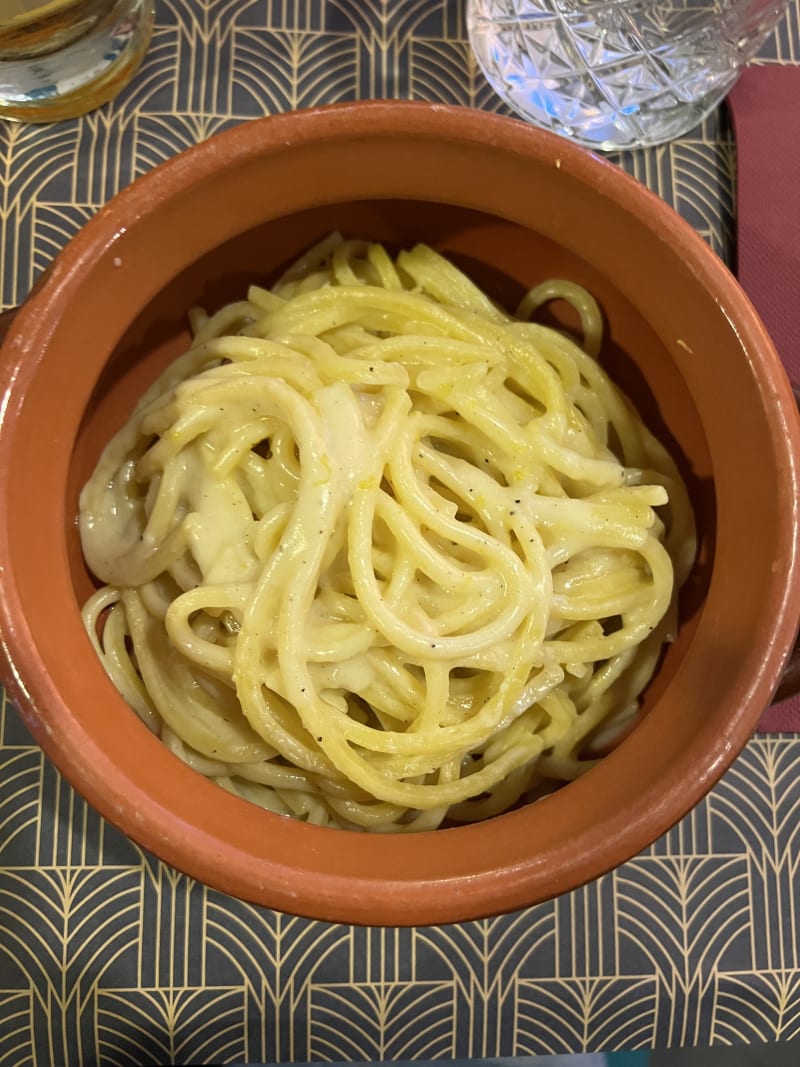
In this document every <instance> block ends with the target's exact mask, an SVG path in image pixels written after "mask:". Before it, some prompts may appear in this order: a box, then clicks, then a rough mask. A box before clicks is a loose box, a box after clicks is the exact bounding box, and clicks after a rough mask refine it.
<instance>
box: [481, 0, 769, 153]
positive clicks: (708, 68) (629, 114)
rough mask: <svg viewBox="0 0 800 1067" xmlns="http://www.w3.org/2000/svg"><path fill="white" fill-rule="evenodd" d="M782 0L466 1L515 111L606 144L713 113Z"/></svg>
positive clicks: (632, 140) (666, 132)
mask: <svg viewBox="0 0 800 1067" xmlns="http://www.w3.org/2000/svg"><path fill="white" fill-rule="evenodd" d="M786 6H787V0H468V4H467V26H468V31H469V37H470V42H471V44H472V48H473V51H474V53H475V56H476V58H477V60H478V63H479V65H480V66H481V68H482V69H483V72H484V74H485V75H486V77H487V78H488V80H489V82H490V83H491V85H492V86H493V87H494V89H495V90H496V91H497V92H498V93H499V95H500V96H501V97H502V98H503V99H504V100H505V101H506V103H508V104H509V105H510V106H511V107H512V108H513V109H514V110H515V111H516V112H517V113H518V114H519V115H521V116H522V117H523V118H525V119H528V120H529V121H530V122H532V123H534V124H535V125H537V126H543V127H545V128H546V129H550V130H553V131H554V132H556V133H559V134H562V135H564V136H565V137H569V138H571V139H572V140H574V141H578V142H579V143H580V144H583V145H586V146H588V147H590V148H595V149H600V150H604V151H612V150H618V149H622V148H637V147H641V146H644V145H653V144H660V143H662V142H664V141H668V140H671V139H672V138H675V137H679V136H681V135H682V134H684V133H686V131H687V130H689V129H691V128H692V127H693V126H695V125H697V123H699V122H700V121H701V120H702V119H703V118H705V116H706V115H707V114H708V113H709V112H710V111H712V110H713V109H714V108H715V107H716V106H717V104H719V102H720V101H721V100H722V99H723V97H724V96H725V95H726V93H727V92H728V90H729V89H730V88H731V87H732V86H733V84H734V82H735V81H736V78H737V77H738V75H739V71H740V70H741V68H742V67H743V66H744V64H745V63H747V62H748V60H750V59H752V58H753V56H754V55H755V54H756V53H757V51H758V50H759V48H760V47H761V45H762V44H763V42H764V40H765V38H766V37H767V35H768V34H769V32H770V31H771V30H772V29H773V28H774V26H775V24H776V22H777V20H778V18H779V17H780V15H781V13H782V11H783V10H784V9H785V8H786Z"/></svg>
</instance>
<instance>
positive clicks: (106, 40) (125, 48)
mask: <svg viewBox="0 0 800 1067" xmlns="http://www.w3.org/2000/svg"><path fill="white" fill-rule="evenodd" d="M70 6H72V5H70ZM74 6H75V7H78V6H80V5H79V4H75V5H74ZM95 7H96V4H95ZM152 32H153V2H152V0H116V2H115V3H110V4H109V5H108V10H107V11H106V12H105V13H104V14H102V15H101V16H100V17H99V18H97V20H96V21H95V22H94V23H93V24H92V25H91V26H90V28H88V29H87V30H86V31H85V32H84V33H82V34H81V36H79V37H77V39H73V40H71V41H70V42H69V43H68V44H66V45H64V46H63V47H61V48H57V49H55V50H53V51H41V50H39V51H37V52H36V53H35V54H31V52H30V50H27V51H26V50H25V47H24V44H23V43H22V42H21V43H20V45H19V46H18V47H14V46H13V45H12V47H10V48H5V49H2V50H0V119H11V120H15V121H20V122H57V121H60V120H61V119H70V118H75V117H76V116H78V115H83V114H85V113H86V112H87V111H92V110H94V109H95V108H97V107H100V105H101V104H104V103H106V102H107V101H108V100H111V99H112V98H113V97H114V96H116V95H117V93H119V92H120V90H121V89H123V88H124V86H125V85H127V83H128V82H129V81H130V79H131V78H132V76H133V74H134V73H135V71H136V69H137V68H138V67H139V65H140V63H141V62H142V59H143V57H144V54H145V51H146V50H147V47H148V45H149V43H150V38H151V36H152ZM19 36H20V37H22V36H23V33H22V32H20V34H19ZM40 36H41V34H40ZM14 44H15V45H16V42H14Z"/></svg>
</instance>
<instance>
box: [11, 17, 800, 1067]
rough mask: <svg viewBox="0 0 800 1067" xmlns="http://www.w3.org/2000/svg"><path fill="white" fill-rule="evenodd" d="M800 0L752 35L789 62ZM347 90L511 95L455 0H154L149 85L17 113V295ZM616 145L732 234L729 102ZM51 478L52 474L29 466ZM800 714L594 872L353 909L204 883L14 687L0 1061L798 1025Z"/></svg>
mask: <svg viewBox="0 0 800 1067" xmlns="http://www.w3.org/2000/svg"><path fill="white" fill-rule="evenodd" d="M798 51H800V0H793V2H792V3H791V4H790V6H789V10H788V14H787V17H786V18H785V20H784V21H783V22H782V23H781V25H780V27H779V29H778V31H777V33H776V34H775V36H774V38H773V39H771V40H770V42H769V43H768V45H767V47H766V48H765V50H764V52H763V54H762V60H763V61H766V62H794V61H796V60H797V59H798V55H797V53H798ZM358 97H413V98H419V99H428V100H438V101H444V102H447V103H451V104H462V105H470V106H475V107H481V108H487V109H491V110H501V107H500V105H499V103H498V101H497V99H496V97H495V96H494V95H493V93H492V92H491V90H490V89H489V88H488V87H487V86H486V85H485V83H484V81H483V79H482V77H481V75H480V73H479V71H478V70H477V69H476V67H475V64H474V62H473V61H472V59H471V57H470V53H469V49H468V46H467V43H466V34H465V26H464V16H463V7H462V3H461V0H161V2H160V3H159V6H158V10H157V29H156V33H155V36H154V39H153V43H152V46H151V48H150V51H149V52H148V55H147V58H146V60H145V63H144V66H143V68H142V69H141V71H140V72H139V74H138V76H137V77H136V79H135V81H134V83H133V84H132V85H131V86H129V88H128V89H127V90H126V91H125V92H124V93H123V95H122V96H121V97H119V98H118V99H117V100H116V101H115V102H114V103H113V104H112V105H110V106H107V107H105V108H103V109H101V110H100V111H98V112H96V113H94V114H91V115H87V116H86V117H84V118H82V119H80V120H76V121H74V122H66V123H61V124H58V125H54V126H50V127H31V126H24V125H11V124H0V227H1V229H0V242H1V243H0V300H1V301H2V303H3V304H4V305H14V304H16V303H18V302H19V301H21V300H22V299H23V298H24V297H25V295H26V293H27V292H28V290H29V288H30V286H31V284H32V282H33V281H34V279H35V278H36V276H37V275H38V273H39V272H40V271H41V270H42V269H43V268H44V267H45V265H46V264H47V263H48V261H49V260H50V259H51V257H52V256H53V255H54V254H55V253H56V252H57V251H58V249H59V248H60V247H61V246H62V245H63V244H64V243H65V242H66V241H67V240H68V238H69V237H70V235H71V234H72V233H74V232H75V230H76V229H77V228H78V227H79V226H80V225H81V224H82V223H83V222H84V221H85V220H86V219H88V218H89V217H90V216H91V215H92V214H93V212H95V211H96V210H97V209H98V208H99V207H100V206H101V205H102V204H103V203H104V202H105V201H106V200H107V199H108V198H109V197H110V196H112V195H113V194H114V193H115V192H116V191H117V190H118V189H119V188H121V187H122V186H124V185H126V184H128V183H129V182H130V181H131V180H132V179H134V178H135V177H136V176H137V175H139V174H142V173H143V172H145V171H147V170H148V169H150V168H151V167H153V166H154V165H155V164H157V163H159V162H160V161H161V160H164V159H166V158H168V157H169V156H171V155H173V154H174V153H176V152H178V151H179V150H180V149H182V148H185V147H187V146H189V145H191V144H192V143H194V142H196V141H198V140H200V139H203V138H205V137H208V136H209V135H211V134H213V133H215V132H217V131H218V130H221V129H223V128H225V127H226V126H230V125H232V124H234V123H238V122H241V121H243V120H245V119H248V118H251V117H254V116H257V115H262V114H265V113H271V112H276V111H283V110H287V109H290V108H305V107H310V106H313V105H315V104H320V103H329V102H333V101H341V100H352V99H355V98H358ZM619 162H620V163H621V165H622V166H624V167H625V168H626V169H627V170H629V171H630V172H632V173H633V174H635V175H636V176H637V177H638V178H639V179H641V180H642V181H644V182H645V183H646V184H647V185H649V186H650V187H651V188H652V189H655V190H656V191H657V192H658V193H660V194H661V195H662V196H663V197H664V198H665V199H667V200H668V201H670V202H671V203H672V204H674V205H675V207H676V208H677V209H678V211H679V212H680V213H681V214H682V215H683V216H684V217H685V218H686V219H688V220H689V221H690V222H691V223H692V224H693V225H694V226H695V227H696V229H697V230H698V231H699V232H700V233H701V234H702V235H703V237H704V238H705V239H706V240H708V241H709V243H710V244H711V245H712V247H713V248H714V249H715V250H716V251H717V252H719V253H720V254H721V255H722V256H723V257H726V258H728V259H730V257H731V255H732V252H733V245H734V220H733V209H732V203H733V200H732V181H733V177H734V165H735V153H734V146H733V144H732V140H731V137H730V133H729V129H728V124H727V120H726V117H725V114H724V112H723V113H722V114H720V115H717V116H714V117H712V119H710V120H709V121H708V122H707V123H706V124H705V125H704V127H703V128H702V129H700V130H697V131H695V132H694V133H693V134H692V135H691V136H689V137H686V138H685V139H683V140H681V141H679V142H677V143H675V144H673V145H670V146H669V147H666V148H661V149H655V150H651V151H647V152H642V153H635V154H631V155H627V156H625V157H622V158H621V159H620V160H619ZM31 491H32V492H35V491H36V487H35V486H32V487H31ZM798 809H800V739H797V738H795V737H793V736H776V737H758V738H756V739H754V740H753V741H752V742H751V743H750V744H749V746H748V747H747V749H746V750H745V752H744V754H743V755H742V756H741V758H740V759H739V760H738V762H737V763H736V764H735V765H734V767H733V768H732V770H731V771H729V773H728V774H727V775H726V776H725V778H724V779H723V781H722V782H721V783H720V784H719V785H718V786H717V788H716V789H715V790H714V791H713V792H712V793H711V795H710V796H709V797H708V798H707V799H706V800H705V801H704V802H703V803H701V804H700V805H699V806H698V807H697V808H696V809H695V811H694V812H692V814H691V815H689V816H688V817H687V818H686V819H685V820H684V821H683V822H682V823H681V824H680V825H679V826H677V827H676V828H675V829H674V830H673V831H671V832H670V833H669V834H667V835H666V836H665V837H664V838H662V839H661V840H659V841H658V842H657V843H656V844H655V845H653V847H652V848H650V849H648V850H646V851H645V852H644V853H643V854H641V855H640V856H638V857H637V858H635V859H634V860H632V861H631V862H629V863H627V864H626V865H625V866H623V867H622V868H620V869H619V870H617V871H615V872H614V873H612V874H610V875H608V876H607V877H605V878H602V879H600V880H599V881H597V882H595V883H593V884H592V885H589V886H587V887H586V888H584V889H581V890H579V891H577V892H575V893H572V894H570V895H568V896H565V897H562V898H560V899H558V900H555V901H552V902H550V903H547V904H543V905H541V906H538V907H535V908H531V909H529V910H527V911H524V912H520V913H516V914H513V915H509V916H506V917H503V918H498V919H491V920H486V921H483V922H472V923H464V924H461V925H458V926H451V927H439V928H432V927H428V928H418V929H410V930H394V929H379V930H364V929H357V928H350V927H346V926H337V925H330V924H325V923H316V922H309V921H306V920H301V919H297V918H292V917H290V916H286V915H279V914H276V913H273V912H270V911H266V910H260V909H258V908H254V907H251V906H249V905H245V904H242V903H240V902H238V901H236V900H232V899H230V898H227V897H225V896H224V895H222V894H220V893H217V892H214V891H211V890H207V889H206V888H204V887H203V886H200V885H197V884H195V883H193V882H192V881H190V880H189V879H187V878H185V877H184V876H182V875H179V874H177V873H176V872H174V871H173V870H171V869H169V868H168V867H166V866H164V865H162V864H161V863H159V862H158V861H156V860H154V859H153V858H152V857H150V856H148V855H146V854H143V852H142V851H141V850H140V849H138V848H137V847H136V846H135V845H133V844H132V843H130V842H129V841H127V840H126V839H124V838H123V837H122V836H121V835H120V834H118V833H117V832H116V831H115V830H113V829H112V828H111V827H109V826H108V825H107V824H105V823H104V822H103V821H102V820H101V819H100V818H99V817H98V816H97V815H96V814H95V813H94V812H93V811H92V810H90V809H89V808H88V807H87V806H86V805H85V804H84V803H83V801H82V800H81V799H80V798H79V797H78V796H77V795H76V794H75V793H74V792H73V791H72V790H71V789H70V787H69V786H67V785H66V784H65V783H64V782H63V781H62V780H61V779H60V777H59V776H58V774H57V773H56V772H55V771H54V769H53V767H52V766H51V765H50V764H49V763H48V762H47V761H46V760H45V759H44V758H43V757H42V755H41V753H40V752H39V750H38V749H37V748H36V747H34V746H33V745H32V743H31V740H30V738H29V736H28V735H27V734H26V732H25V730H24V729H23V727H22V726H21V725H20V722H19V719H18V717H17V715H16V712H15V711H14V709H13V708H12V707H11V706H10V705H9V704H7V703H5V702H3V704H2V709H1V710H0V1064H9V1065H14V1067H25V1065H31V1067H33V1065H36V1067H45V1065H46V1067H51V1065H54V1064H63V1065H68V1067H78V1065H87V1067H88V1065H94V1064H102V1065H104V1067H105V1065H109V1067H110V1065H112V1064H113V1065H118V1067H133V1065H142V1064H150V1063H152V1064H168V1063H176V1064H186V1063H211V1062H215V1061H216V1062H231V1061H233V1060H239V1061H242V1060H244V1061H250V1062H258V1061H263V1060H267V1061H276V1060H284V1061H285V1060H294V1061H308V1060H368V1059H383V1060H393V1059H409V1058H427V1059H431V1058H444V1059H447V1058H451V1057H456V1056H459V1057H467V1056H468V1057H481V1056H494V1055H528V1054H533V1053H543V1052H566V1051H573V1052H576V1051H580V1050H584V1049H591V1050H599V1049H617V1048H629V1049H632V1048H640V1047H648V1046H652V1045H662V1046H663V1045H678V1044H695V1043H714V1042H719V1043H725V1042H739V1041H755V1040H759V1039H774V1038H789V1037H792V1036H796V1035H797V1034H798V1033H800V936H799V935H800V923H799V922H798V918H797V915H796V909H797V904H796V896H795V891H794V890H795V884H796V880H797V869H798V864H799V863H800V833H799V832H798V829H797V828H798V825H800V824H799V821H798V818H797V813H798Z"/></svg>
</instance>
